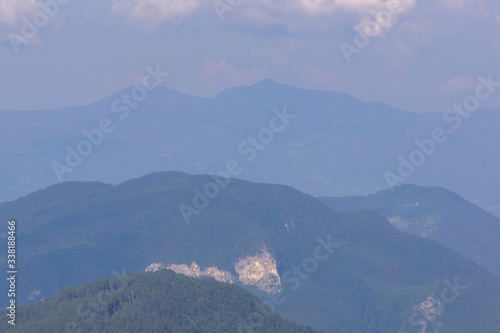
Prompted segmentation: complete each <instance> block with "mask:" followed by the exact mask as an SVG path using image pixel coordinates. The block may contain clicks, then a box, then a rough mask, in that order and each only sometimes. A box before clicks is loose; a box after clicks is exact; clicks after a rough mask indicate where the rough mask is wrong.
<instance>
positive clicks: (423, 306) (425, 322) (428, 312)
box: [413, 294, 444, 333]
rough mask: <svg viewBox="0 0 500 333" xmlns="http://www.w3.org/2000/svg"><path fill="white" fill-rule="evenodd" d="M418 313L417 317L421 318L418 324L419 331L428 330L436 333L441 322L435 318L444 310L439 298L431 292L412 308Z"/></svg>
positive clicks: (425, 331)
mask: <svg viewBox="0 0 500 333" xmlns="http://www.w3.org/2000/svg"><path fill="white" fill-rule="evenodd" d="M413 310H414V311H416V312H417V313H418V314H419V318H422V317H423V318H422V319H421V320H420V321H419V322H418V324H419V325H420V326H421V327H422V331H420V332H421V333H428V332H429V330H432V332H435V333H437V332H438V330H439V328H440V327H442V326H443V323H441V322H440V321H438V320H436V319H438V317H439V316H441V315H442V314H443V312H444V304H443V302H442V301H441V300H437V299H436V298H435V297H434V294H431V295H430V296H429V297H427V298H426V299H425V301H423V302H422V303H420V304H419V305H417V306H415V307H414V308H413Z"/></svg>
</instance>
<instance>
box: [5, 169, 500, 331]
mask: <svg viewBox="0 0 500 333" xmlns="http://www.w3.org/2000/svg"><path fill="white" fill-rule="evenodd" d="M228 170H234V168H229V169H228ZM13 218H15V219H16V221H17V226H18V229H17V234H18V245H17V246H18V249H19V251H18V252H19V253H18V258H17V260H18V270H19V272H20V273H19V275H18V285H19V293H18V295H17V299H18V302H20V303H24V304H27V303H30V302H34V301H39V300H41V299H46V298H48V297H50V296H53V295H55V294H56V293H57V292H59V291H61V290H63V289H65V288H67V287H71V286H76V285H79V284H83V283H88V282H91V281H94V280H97V279H102V278H106V277H110V276H112V275H117V274H119V273H123V272H144V271H145V270H148V271H163V270H164V269H165V268H167V269H168V270H174V271H176V272H180V273H183V274H186V275H190V276H198V277H202V278H204V277H212V278H214V279H217V280H219V281H224V282H227V283H230V284H236V285H238V286H241V287H243V288H245V289H247V290H248V291H250V292H252V293H253V294H254V295H256V296H257V297H258V298H259V299H260V300H261V301H262V303H263V304H265V305H266V306H268V307H269V308H270V310H273V311H275V312H276V313H277V314H279V315H280V316H282V317H284V318H286V319H289V320H294V321H296V322H297V323H299V324H302V325H308V326H310V327H312V328H313V329H316V330H320V331H323V332H354V333H356V332H359V333H361V332H363V333H364V332H422V331H431V330H438V332H439V333H446V332H454V333H457V332H459V333H460V332H472V331H474V332H497V331H500V315H499V314H500V304H499V303H498V299H499V297H500V282H499V280H498V277H496V276H495V275H493V274H492V273H490V272H489V271H488V270H486V269H485V268H484V267H481V266H479V265H478V264H476V263H474V262H473V261H471V260H469V259H467V258H465V257H464V256H462V255H461V254H459V253H457V252H454V251H453V250H450V249H449V248H447V247H446V246H445V245H442V244H440V243H438V242H437V241H436V240H431V239H426V238H422V237H419V236H416V235H411V234H408V233H406V232H402V231H400V230H398V229H397V228H395V227H394V226H393V225H391V223H390V222H389V221H388V220H387V219H386V218H384V217H383V216H382V215H381V214H380V213H378V212H375V211H371V210H355V211H351V212H338V211H335V210H333V209H332V208H331V207H329V206H327V205H326V204H324V203H322V202H321V201H320V200H318V199H317V198H315V197H312V196H310V195H308V194H305V193H303V192H300V191H298V190H295V189H293V188H291V187H289V186H284V185H272V184H263V183H253V182H248V181H244V180H239V179H235V178H230V179H228V178H223V177H217V176H213V175H212V176H211V175H194V176H192V175H189V174H186V173H182V172H159V173H153V174H150V175H147V176H144V177H141V178H137V179H132V180H129V181H126V182H123V183H120V184H118V185H108V184H104V183H99V182H65V183H62V184H57V185H53V186H50V187H48V188H46V189H43V190H39V191H36V192H34V193H32V194H30V195H28V196H25V197H23V198H20V199H17V200H13V201H10V202H5V203H2V204H0V220H8V219H13ZM21 249H22V251H21ZM4 256H5V255H4V253H1V254H0V261H1V262H6V258H4ZM148 276H149V275H148ZM151 276H152V275H151ZM0 287H1V288H2V290H7V289H5V288H7V285H6V282H5V281H2V284H0ZM3 297H5V295H4V296H3ZM2 302H6V299H5V298H3V301H2ZM44 302H45V301H44ZM49 302H50V300H49ZM50 304H53V303H50ZM54 306H55V305H54ZM40 309H41V308H40ZM472 309H473V311H472ZM40 311H42V310H40ZM21 313H24V312H21Z"/></svg>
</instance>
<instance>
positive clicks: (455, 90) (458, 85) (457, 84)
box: [435, 75, 478, 95]
mask: <svg viewBox="0 0 500 333" xmlns="http://www.w3.org/2000/svg"><path fill="white" fill-rule="evenodd" d="M477 84H478V81H477V80H476V79H474V78H472V77H468V76H461V75H459V76H455V77H454V78H452V79H450V80H449V81H448V82H446V83H445V84H444V85H442V84H441V85H439V84H435V86H436V87H437V86H440V87H439V89H438V93H439V94H440V95H455V94H459V93H464V92H470V91H474V88H476V86H477Z"/></svg>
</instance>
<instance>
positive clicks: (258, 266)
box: [146, 248, 281, 294]
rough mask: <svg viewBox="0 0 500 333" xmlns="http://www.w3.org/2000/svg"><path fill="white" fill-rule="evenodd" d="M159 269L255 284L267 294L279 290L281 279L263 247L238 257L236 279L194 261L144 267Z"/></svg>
mask: <svg viewBox="0 0 500 333" xmlns="http://www.w3.org/2000/svg"><path fill="white" fill-rule="evenodd" d="M160 269H170V270H173V271H174V272H176V273H179V274H184V275H186V276H190V277H198V278H200V277H206V276H210V277H212V278H214V279H216V280H217V281H221V282H226V283H235V282H236V281H239V282H241V283H243V284H245V285H252V286H256V287H257V288H259V289H260V290H263V291H265V292H267V293H269V294H271V293H273V294H276V293H278V292H280V291H281V279H280V276H279V275H278V269H277V268H276V261H275V260H274V258H273V257H272V256H271V254H269V252H267V250H266V249H265V248H264V249H262V250H261V252H260V253H258V254H257V255H255V256H253V257H252V256H248V257H246V258H243V259H240V260H239V261H238V262H236V263H235V264H234V269H235V271H236V273H238V279H236V278H235V277H234V276H233V275H232V274H231V273H230V272H227V271H223V270H221V269H219V268H217V267H208V268H206V269H204V270H202V269H200V266H199V265H198V264H196V263H195V262H193V263H191V266H188V265H184V264H182V265H176V264H170V265H166V266H165V265H163V264H161V263H154V264H151V265H149V266H148V268H146V272H156V271H158V270H160Z"/></svg>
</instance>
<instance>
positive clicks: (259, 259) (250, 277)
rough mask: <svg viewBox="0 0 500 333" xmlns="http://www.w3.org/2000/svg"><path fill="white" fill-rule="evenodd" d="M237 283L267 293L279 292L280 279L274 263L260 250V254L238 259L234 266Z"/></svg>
mask: <svg viewBox="0 0 500 333" xmlns="http://www.w3.org/2000/svg"><path fill="white" fill-rule="evenodd" d="M234 269H235V270H236V273H238V276H239V281H240V282H241V283H243V284H246V285H252V286H256V287H257V288H259V289H260V290H263V291H265V292H267V293H273V294H275V293H278V292H279V291H281V279H280V276H279V274H278V269H277V268H276V261H275V260H274V258H273V257H272V256H271V255H270V254H269V252H267V250H266V249H262V250H261V253H260V254H257V255H256V256H253V257H250V256H248V257H246V258H243V259H240V260H239V261H238V262H237V263H236V264H234Z"/></svg>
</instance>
